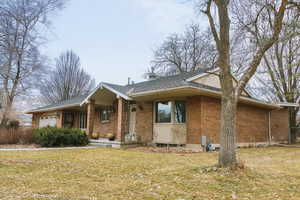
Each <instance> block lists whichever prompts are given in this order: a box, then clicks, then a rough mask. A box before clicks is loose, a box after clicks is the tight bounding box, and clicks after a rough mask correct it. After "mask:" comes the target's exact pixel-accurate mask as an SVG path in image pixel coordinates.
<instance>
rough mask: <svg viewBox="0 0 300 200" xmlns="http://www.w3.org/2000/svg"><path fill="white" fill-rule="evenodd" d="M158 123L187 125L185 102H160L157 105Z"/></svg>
mask: <svg viewBox="0 0 300 200" xmlns="http://www.w3.org/2000/svg"><path fill="white" fill-rule="evenodd" d="M155 122H156V123H185V122H186V108H185V102H184V101H159V102H156V103H155Z"/></svg>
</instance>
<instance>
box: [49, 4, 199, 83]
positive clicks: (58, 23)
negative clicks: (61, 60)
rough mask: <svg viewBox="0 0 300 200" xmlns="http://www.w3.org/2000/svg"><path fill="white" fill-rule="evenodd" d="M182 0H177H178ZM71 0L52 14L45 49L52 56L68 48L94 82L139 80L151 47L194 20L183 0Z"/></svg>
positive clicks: (149, 56)
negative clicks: (57, 12) (50, 27)
mask: <svg viewBox="0 0 300 200" xmlns="http://www.w3.org/2000/svg"><path fill="white" fill-rule="evenodd" d="M180 1H181V2H180ZM180 1H179V0H178V1H177V0H106V1H105V0H70V1H69V3H68V4H67V7H66V8H65V9H64V10H63V11H62V12H60V13H59V14H58V15H57V16H56V17H55V18H54V19H53V25H52V27H53V28H52V29H51V31H52V34H51V37H50V41H49V43H48V44H47V46H46V48H45V50H43V51H44V53H45V54H46V55H48V56H49V57H50V58H51V59H53V58H55V57H57V56H58V55H59V54H60V53H61V52H62V51H65V50H68V49H72V50H74V51H75V52H76V53H77V54H78V55H79V56H80V58H81V63H82V66H83V67H84V69H85V70H86V71H88V72H89V73H90V74H91V75H92V76H93V77H94V78H95V79H96V81H97V83H98V82H101V81H106V82H112V83H119V84H126V83H127V78H128V77H131V78H132V79H133V80H134V81H136V82H138V81H141V80H143V78H142V75H143V73H144V72H145V71H146V69H147V68H148V67H149V65H150V60H151V58H152V56H153V51H152V50H153V48H155V47H157V46H158V45H159V44H160V43H161V42H162V41H163V40H164V38H165V37H166V36H167V35H168V34H170V33H174V32H182V31H183V30H184V28H185V26H186V25H187V24H190V23H191V22H192V21H193V22H197V20H199V18H197V17H196V15H195V12H194V9H193V7H192V5H191V4H190V3H182V2H183V1H184V0H180Z"/></svg>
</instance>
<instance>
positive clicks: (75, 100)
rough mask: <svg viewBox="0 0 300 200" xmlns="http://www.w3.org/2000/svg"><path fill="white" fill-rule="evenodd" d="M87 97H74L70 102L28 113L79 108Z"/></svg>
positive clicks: (66, 101)
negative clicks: (69, 107) (72, 107)
mask: <svg viewBox="0 0 300 200" xmlns="http://www.w3.org/2000/svg"><path fill="white" fill-rule="evenodd" d="M86 97H87V95H83V96H78V97H74V98H71V99H69V100H65V101H61V102H59V103H55V104H51V105H47V106H42V107H38V108H36V109H33V110H30V111H28V112H29V113H31V112H38V111H40V112H42V111H47V110H54V109H59V108H64V107H66V106H79V105H80V104H81V102H83V101H84V100H85V98H86Z"/></svg>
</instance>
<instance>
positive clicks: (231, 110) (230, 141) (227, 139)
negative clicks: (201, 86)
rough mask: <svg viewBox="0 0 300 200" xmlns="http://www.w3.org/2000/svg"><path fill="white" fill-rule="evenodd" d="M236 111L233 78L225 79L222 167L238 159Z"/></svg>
mask: <svg viewBox="0 0 300 200" xmlns="http://www.w3.org/2000/svg"><path fill="white" fill-rule="evenodd" d="M236 111H237V98H236V95H235V94H234V88H233V83H232V79H231V80H230V79H227V80H223V95H222V102H221V129H220V145H221V148H220V154H219V165H220V167H230V166H234V165H235V164H236V163H237V160H236Z"/></svg>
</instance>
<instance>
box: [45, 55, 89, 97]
mask: <svg viewBox="0 0 300 200" xmlns="http://www.w3.org/2000/svg"><path fill="white" fill-rule="evenodd" d="M94 87H95V80H94V79H92V78H91V76H90V75H89V74H88V73H86V72H85V71H84V70H83V69H82V68H81V66H80V58H79V57H78V56H77V55H76V54H75V53H74V52H73V51H67V52H65V53H62V54H61V55H60V56H59V58H58V59H56V68H55V69H54V71H53V72H52V73H51V74H50V76H49V77H48V78H47V79H46V80H45V81H44V82H43V83H42V84H41V86H40V93H41V95H42V100H43V102H45V103H57V102H60V101H63V100H68V99H71V98H73V97H77V96H81V95H86V94H87V93H89V92H90V91H91V90H92V89H93V88H94Z"/></svg>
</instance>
